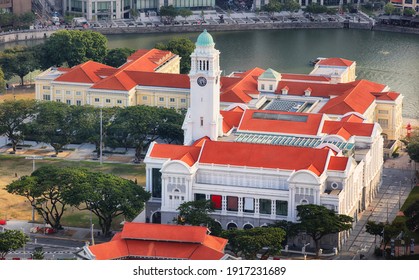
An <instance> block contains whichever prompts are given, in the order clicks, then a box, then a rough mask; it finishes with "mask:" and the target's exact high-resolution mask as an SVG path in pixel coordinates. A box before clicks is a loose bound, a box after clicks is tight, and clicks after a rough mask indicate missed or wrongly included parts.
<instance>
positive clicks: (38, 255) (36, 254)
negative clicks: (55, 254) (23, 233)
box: [32, 247, 44, 260]
mask: <svg viewBox="0 0 419 280" xmlns="http://www.w3.org/2000/svg"><path fill="white" fill-rule="evenodd" d="M32 259H34V260H43V259H44V251H43V250H42V247H35V250H34V251H33V253H32Z"/></svg>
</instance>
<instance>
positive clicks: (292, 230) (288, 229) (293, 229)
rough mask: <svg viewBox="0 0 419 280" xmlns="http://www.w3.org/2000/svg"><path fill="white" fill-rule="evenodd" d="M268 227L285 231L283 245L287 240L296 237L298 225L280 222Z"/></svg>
mask: <svg viewBox="0 0 419 280" xmlns="http://www.w3.org/2000/svg"><path fill="white" fill-rule="evenodd" d="M268 226H269V227H276V228H282V229H283V230H284V231H285V234H286V236H285V238H284V244H287V243H288V240H289V239H291V238H293V237H295V236H297V234H298V224H296V223H293V222H289V221H285V220H280V221H276V222H275V223H273V224H270V225H268Z"/></svg>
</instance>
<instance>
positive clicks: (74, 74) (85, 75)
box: [54, 61, 115, 84]
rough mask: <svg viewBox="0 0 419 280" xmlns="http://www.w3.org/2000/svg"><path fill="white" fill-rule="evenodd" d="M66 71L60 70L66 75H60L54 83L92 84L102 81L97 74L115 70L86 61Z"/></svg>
mask: <svg viewBox="0 0 419 280" xmlns="http://www.w3.org/2000/svg"><path fill="white" fill-rule="evenodd" d="M67 69H68V68H67ZM67 69H63V70H60V71H66V73H64V74H62V75H61V76H60V77H58V78H56V79H55V80H54V81H58V82H72V83H85V84H93V83H96V82H98V81H100V80H101V79H102V78H101V77H100V75H99V74H98V73H100V72H101V71H103V69H115V68H113V67H111V66H107V65H105V64H102V63H98V62H94V61H87V62H85V63H82V64H79V65H77V66H74V67H72V68H71V69H69V70H67Z"/></svg>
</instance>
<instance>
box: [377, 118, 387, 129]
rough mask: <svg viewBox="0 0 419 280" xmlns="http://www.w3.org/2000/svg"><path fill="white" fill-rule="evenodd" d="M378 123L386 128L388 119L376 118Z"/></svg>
mask: <svg viewBox="0 0 419 280" xmlns="http://www.w3.org/2000/svg"><path fill="white" fill-rule="evenodd" d="M378 123H379V124H380V126H381V127H382V128H388V120H387V119H378Z"/></svg>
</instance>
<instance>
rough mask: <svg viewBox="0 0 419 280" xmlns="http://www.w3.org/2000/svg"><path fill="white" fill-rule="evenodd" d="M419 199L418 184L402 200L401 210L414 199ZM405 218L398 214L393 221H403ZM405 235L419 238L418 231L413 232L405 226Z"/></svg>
mask: <svg viewBox="0 0 419 280" xmlns="http://www.w3.org/2000/svg"><path fill="white" fill-rule="evenodd" d="M417 200H419V186H416V187H414V188H413V189H412V191H411V192H410V194H409V196H408V197H407V199H406V201H405V202H404V204H403V206H402V208H401V211H404V210H405V209H407V208H408V207H409V206H410V205H412V204H413V203H414V202H415V201H417ZM406 220H407V218H406V217H404V216H399V217H396V219H395V220H394V221H395V222H397V221H400V222H403V223H405V222H406ZM405 234H406V235H408V236H409V237H410V238H414V239H415V240H419V233H414V232H410V231H409V230H407V228H406V232H405Z"/></svg>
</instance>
